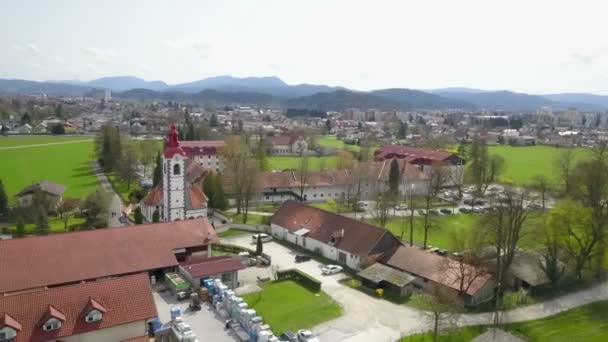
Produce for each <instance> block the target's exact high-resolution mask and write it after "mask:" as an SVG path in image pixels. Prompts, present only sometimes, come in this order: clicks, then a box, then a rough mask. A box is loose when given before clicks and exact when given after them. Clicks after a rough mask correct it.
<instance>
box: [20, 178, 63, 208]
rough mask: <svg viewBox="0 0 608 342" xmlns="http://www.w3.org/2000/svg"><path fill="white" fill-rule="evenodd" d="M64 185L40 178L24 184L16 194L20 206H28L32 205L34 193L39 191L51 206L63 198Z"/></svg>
mask: <svg viewBox="0 0 608 342" xmlns="http://www.w3.org/2000/svg"><path fill="white" fill-rule="evenodd" d="M65 189H66V187H65V186H64V185H61V184H57V183H53V182H50V181H47V180H42V181H40V182H38V183H34V184H31V185H28V186H26V187H25V188H24V189H23V190H21V191H20V192H19V193H18V194H17V195H16V196H17V198H18V201H19V206H20V207H28V206H30V205H32V203H33V200H34V194H35V193H36V192H40V193H41V194H42V195H43V196H45V197H46V199H47V200H48V201H49V203H51V207H56V206H57V205H58V204H59V203H61V200H62V199H63V193H64V192H65Z"/></svg>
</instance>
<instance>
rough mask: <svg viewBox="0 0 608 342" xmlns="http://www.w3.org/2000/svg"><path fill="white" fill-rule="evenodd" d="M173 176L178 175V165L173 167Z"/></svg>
mask: <svg viewBox="0 0 608 342" xmlns="http://www.w3.org/2000/svg"><path fill="white" fill-rule="evenodd" d="M173 174H174V175H179V174H180V169H179V164H175V165H173Z"/></svg>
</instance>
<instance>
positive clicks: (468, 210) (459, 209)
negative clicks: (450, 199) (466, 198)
mask: <svg viewBox="0 0 608 342" xmlns="http://www.w3.org/2000/svg"><path fill="white" fill-rule="evenodd" d="M458 211H460V212H461V213H463V214H468V213H470V212H471V209H469V208H458Z"/></svg>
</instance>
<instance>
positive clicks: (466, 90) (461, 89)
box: [425, 87, 487, 94]
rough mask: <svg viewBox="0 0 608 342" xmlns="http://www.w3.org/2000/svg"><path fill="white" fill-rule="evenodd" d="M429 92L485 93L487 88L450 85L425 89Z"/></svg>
mask: <svg viewBox="0 0 608 342" xmlns="http://www.w3.org/2000/svg"><path fill="white" fill-rule="evenodd" d="M425 92H427V93H432V94H441V93H485V92H487V90H482V89H475V88H465V87H448V88H439V89H430V90H425Z"/></svg>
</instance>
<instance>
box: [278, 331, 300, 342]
mask: <svg viewBox="0 0 608 342" xmlns="http://www.w3.org/2000/svg"><path fill="white" fill-rule="evenodd" d="M279 340H281V341H283V342H298V335H296V333H294V332H291V331H283V333H282V334H281V335H280V336H279Z"/></svg>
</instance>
